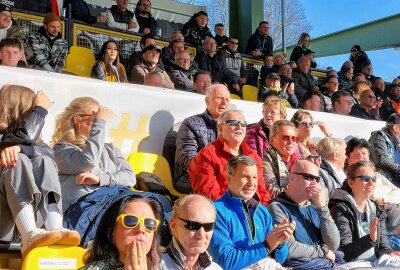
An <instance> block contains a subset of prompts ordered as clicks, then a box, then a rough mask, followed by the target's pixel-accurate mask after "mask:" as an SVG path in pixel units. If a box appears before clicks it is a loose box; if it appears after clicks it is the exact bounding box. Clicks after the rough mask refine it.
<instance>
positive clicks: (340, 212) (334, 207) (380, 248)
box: [329, 189, 392, 262]
mask: <svg viewBox="0 0 400 270" xmlns="http://www.w3.org/2000/svg"><path fill="white" fill-rule="evenodd" d="M329 208H330V210H331V215H332V218H333V220H334V221H335V223H336V226H337V227H338V229H339V232H340V247H341V248H342V250H343V252H344V256H345V261H346V262H347V261H354V260H357V258H358V257H359V256H360V255H361V254H363V253H364V252H366V251H367V250H369V249H370V248H372V247H375V248H374V250H375V256H376V257H377V258H379V257H380V256H382V255H383V254H389V253H390V252H392V249H391V247H390V245H389V240H388V238H387V232H386V224H385V220H384V219H383V220H380V221H379V225H378V239H377V242H376V243H373V242H372V241H371V238H370V237H369V234H366V235H365V236H362V237H361V236H360V231H359V228H358V220H357V212H358V211H356V208H357V206H356V205H355V201H354V199H353V197H352V196H351V195H350V193H349V192H348V191H347V190H344V189H336V190H335V191H334V192H333V194H332V197H331V200H330V202H329ZM366 214H367V219H368V223H369V224H370V222H371V221H372V220H373V218H374V217H376V216H377V210H376V205H375V204H374V203H373V202H372V201H370V200H368V203H367V212H366Z"/></svg>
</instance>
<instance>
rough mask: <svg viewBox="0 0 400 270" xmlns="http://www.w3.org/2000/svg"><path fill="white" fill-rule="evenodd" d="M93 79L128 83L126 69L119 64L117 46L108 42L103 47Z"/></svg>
mask: <svg viewBox="0 0 400 270" xmlns="http://www.w3.org/2000/svg"><path fill="white" fill-rule="evenodd" d="M92 77H93V78H95V79H99V80H103V81H108V82H127V81H128V80H127V77H126V71H125V67H124V66H123V65H122V64H121V63H120V62H119V53H118V47H117V44H116V43H115V42H114V41H112V40H108V41H106V42H104V43H103V46H101V50H100V54H99V57H98V60H97V61H96V63H95V64H94V66H93V68H92Z"/></svg>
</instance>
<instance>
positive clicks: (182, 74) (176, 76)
mask: <svg viewBox="0 0 400 270" xmlns="http://www.w3.org/2000/svg"><path fill="white" fill-rule="evenodd" d="M196 72H197V69H196V68H194V67H193V66H190V68H189V70H185V69H183V68H182V67H180V66H178V65H176V64H172V66H171V70H170V71H169V72H168V75H169V77H170V79H171V81H172V82H173V83H174V85H175V89H179V90H189V91H193V90H194V88H193V77H194V74H195V73H196Z"/></svg>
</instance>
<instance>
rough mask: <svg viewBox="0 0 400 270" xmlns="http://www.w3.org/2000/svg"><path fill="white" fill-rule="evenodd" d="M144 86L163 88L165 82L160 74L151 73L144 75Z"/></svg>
mask: <svg viewBox="0 0 400 270" xmlns="http://www.w3.org/2000/svg"><path fill="white" fill-rule="evenodd" d="M143 85H147V86H154V87H163V81H162V77H161V74H160V72H157V71H151V72H149V73H147V74H146V75H144V81H143Z"/></svg>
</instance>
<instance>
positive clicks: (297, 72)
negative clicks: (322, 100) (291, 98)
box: [292, 56, 319, 100]
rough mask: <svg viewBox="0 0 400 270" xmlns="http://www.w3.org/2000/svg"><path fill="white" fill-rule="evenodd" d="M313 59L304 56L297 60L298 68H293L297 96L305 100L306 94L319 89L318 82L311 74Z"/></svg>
mask: <svg viewBox="0 0 400 270" xmlns="http://www.w3.org/2000/svg"><path fill="white" fill-rule="evenodd" d="M310 65H311V61H310V59H309V58H307V57H305V56H303V57H301V58H300V59H299V61H298V62H297V68H296V69H294V70H293V75H292V77H293V80H294V84H295V91H296V96H297V98H298V99H299V100H303V97H304V95H305V94H306V93H307V92H310V91H312V90H319V87H318V86H317V82H316V81H315V80H314V78H313V76H312V75H311V74H310Z"/></svg>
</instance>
